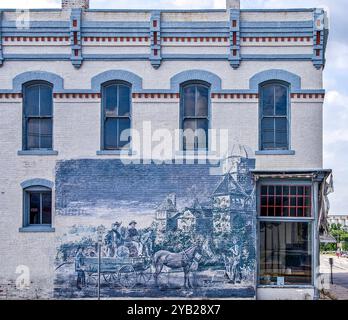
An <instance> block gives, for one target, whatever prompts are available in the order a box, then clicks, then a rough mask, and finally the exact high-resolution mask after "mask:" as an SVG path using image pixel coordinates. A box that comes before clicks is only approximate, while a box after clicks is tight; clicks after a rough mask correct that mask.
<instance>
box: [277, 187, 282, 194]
mask: <svg viewBox="0 0 348 320" xmlns="http://www.w3.org/2000/svg"><path fill="white" fill-rule="evenodd" d="M282 190H283V188H282V186H276V194H277V195H278V196H281V195H282Z"/></svg>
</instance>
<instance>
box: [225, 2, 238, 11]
mask: <svg viewBox="0 0 348 320" xmlns="http://www.w3.org/2000/svg"><path fill="white" fill-rule="evenodd" d="M226 9H227V10H229V9H240V0H226Z"/></svg>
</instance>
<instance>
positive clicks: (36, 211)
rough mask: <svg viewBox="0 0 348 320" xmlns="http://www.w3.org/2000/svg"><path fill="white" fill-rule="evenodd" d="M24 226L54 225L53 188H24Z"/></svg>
mask: <svg viewBox="0 0 348 320" xmlns="http://www.w3.org/2000/svg"><path fill="white" fill-rule="evenodd" d="M23 191H24V227H33V226H51V225H52V190H51V188H48V187H44V186H30V187H28V188H25V189H24V190H23Z"/></svg>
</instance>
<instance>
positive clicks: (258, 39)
mask: <svg viewBox="0 0 348 320" xmlns="http://www.w3.org/2000/svg"><path fill="white" fill-rule="evenodd" d="M311 40H312V38H311V37H243V38H242V41H243V42H311Z"/></svg>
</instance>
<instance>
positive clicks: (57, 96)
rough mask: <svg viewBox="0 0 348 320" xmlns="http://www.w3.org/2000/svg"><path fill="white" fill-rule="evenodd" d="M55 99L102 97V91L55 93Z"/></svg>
mask: <svg viewBox="0 0 348 320" xmlns="http://www.w3.org/2000/svg"><path fill="white" fill-rule="evenodd" d="M53 97H54V98H55V99H100V98H101V94H100V93H54V94H53Z"/></svg>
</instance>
